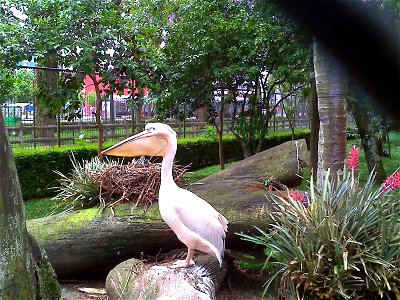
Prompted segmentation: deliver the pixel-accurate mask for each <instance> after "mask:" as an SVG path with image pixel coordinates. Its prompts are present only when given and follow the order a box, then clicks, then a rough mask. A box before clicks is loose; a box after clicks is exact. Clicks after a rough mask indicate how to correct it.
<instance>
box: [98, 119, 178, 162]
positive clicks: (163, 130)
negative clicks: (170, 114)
mask: <svg viewBox="0 0 400 300" xmlns="http://www.w3.org/2000/svg"><path fill="white" fill-rule="evenodd" d="M169 146H174V147H175V148H176V133H175V131H173V130H172V128H171V127H170V126H169V125H167V124H162V123H149V124H147V125H146V127H145V129H144V131H142V132H140V133H138V134H135V135H133V136H131V137H129V138H127V139H125V140H123V141H121V142H119V143H118V144H115V145H114V146H112V147H110V148H108V149H106V150H104V151H103V152H101V154H103V155H111V156H124V157H135V156H162V157H164V156H165V155H166V153H167V150H168V147H169Z"/></svg>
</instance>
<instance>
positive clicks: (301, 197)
mask: <svg viewBox="0 0 400 300" xmlns="http://www.w3.org/2000/svg"><path fill="white" fill-rule="evenodd" d="M289 195H290V197H292V198H293V200H296V201H299V202H302V203H303V202H304V198H305V195H304V194H303V193H301V192H299V191H298V190H292V191H290V192H289Z"/></svg>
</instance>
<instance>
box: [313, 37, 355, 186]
mask: <svg viewBox="0 0 400 300" xmlns="http://www.w3.org/2000/svg"><path fill="white" fill-rule="evenodd" d="M314 71H315V82H316V90H317V95H318V112H319V118H320V131H319V143H318V169H317V186H318V187H319V188H321V184H322V182H323V180H322V179H323V177H322V176H323V174H324V172H325V171H326V170H328V169H330V170H331V176H335V174H336V173H337V171H339V170H342V169H343V167H344V160H345V156H346V120H347V115H346V99H347V91H348V86H347V77H346V75H345V74H344V72H343V70H342V68H341V66H340V64H339V63H338V61H337V60H336V58H335V57H334V56H333V55H332V54H331V53H329V52H328V51H327V50H326V49H325V48H324V47H323V46H322V45H321V44H320V43H319V42H318V41H317V40H314Z"/></svg>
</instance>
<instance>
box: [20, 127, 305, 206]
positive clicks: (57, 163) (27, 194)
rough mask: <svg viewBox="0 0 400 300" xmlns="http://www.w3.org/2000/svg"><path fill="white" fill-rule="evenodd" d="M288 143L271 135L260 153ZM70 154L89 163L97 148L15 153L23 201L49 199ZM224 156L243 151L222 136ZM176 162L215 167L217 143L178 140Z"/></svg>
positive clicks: (233, 157) (281, 136) (301, 135)
mask: <svg viewBox="0 0 400 300" xmlns="http://www.w3.org/2000/svg"><path fill="white" fill-rule="evenodd" d="M309 135H310V131H309V130H299V131H296V136H295V138H296V139H301V138H305V139H306V140H307V141H308V140H309ZM288 140H291V133H290V132H278V133H275V132H274V133H271V134H269V135H268V136H267V137H266V143H265V145H264V147H263V150H264V149H268V148H271V147H274V146H276V145H279V144H281V143H283V142H286V141H288ZM107 146H110V145H104V148H106V147H107ZM71 153H73V155H74V156H75V158H76V160H77V161H82V160H89V159H90V158H92V157H95V156H97V146H96V145H94V144H87V143H86V142H85V141H82V142H80V143H79V145H75V146H71V147H60V148H38V149H16V150H14V158H15V162H16V165H17V170H18V175H19V180H20V185H21V189H22V195H23V197H24V199H31V198H39V197H44V196H48V195H52V193H53V191H52V190H49V189H48V188H49V187H51V186H54V183H55V181H56V179H58V176H57V175H56V174H55V173H54V171H59V172H61V173H63V174H69V173H70V172H71V170H72V169H73V165H72V163H71V161H70V159H69V156H70V154H71ZM224 154H225V160H226V161H227V162H229V161H237V160H240V159H242V158H243V154H242V149H241V147H240V145H239V143H238V142H237V140H236V138H235V137H234V136H232V135H227V136H224ZM176 160H177V163H178V164H180V165H182V166H186V165H189V164H190V166H191V167H190V168H191V170H197V169H199V168H202V167H206V166H210V165H215V164H218V163H219V156H218V140H217V139H216V138H206V137H197V138H185V139H179V140H178V152H177V156H176Z"/></svg>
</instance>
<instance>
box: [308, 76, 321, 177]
mask: <svg viewBox="0 0 400 300" xmlns="http://www.w3.org/2000/svg"><path fill="white" fill-rule="evenodd" d="M311 80H312V81H311V133H310V169H311V170H312V174H314V175H315V174H317V167H318V136H319V122H320V121H319V113H318V97H317V90H316V87H315V76H313V78H312V79H311Z"/></svg>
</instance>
